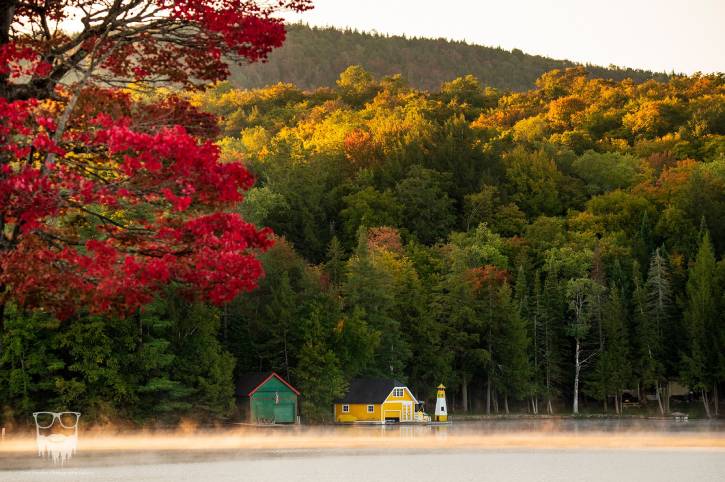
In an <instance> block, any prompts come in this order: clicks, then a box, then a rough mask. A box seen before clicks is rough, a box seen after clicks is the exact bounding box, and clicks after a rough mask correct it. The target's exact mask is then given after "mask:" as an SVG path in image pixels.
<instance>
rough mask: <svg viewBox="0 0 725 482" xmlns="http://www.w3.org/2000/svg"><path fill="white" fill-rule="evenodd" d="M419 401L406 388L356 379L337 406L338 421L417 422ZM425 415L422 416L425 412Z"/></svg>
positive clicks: (375, 379)
mask: <svg viewBox="0 0 725 482" xmlns="http://www.w3.org/2000/svg"><path fill="white" fill-rule="evenodd" d="M417 406H418V400H416V398H415V397H414V396H413V393H412V392H411V391H410V389H409V388H408V387H406V386H405V384H403V383H401V382H398V381H396V380H388V379H382V378H356V379H354V380H352V382H350V390H348V392H347V394H346V395H345V396H344V397H343V398H341V399H340V400H337V401H336V402H335V407H334V410H335V421H336V422H342V423H353V422H367V423H385V422H386V421H387V422H415V421H418V420H417V418H420V417H417V415H416V407H417ZM421 415H422V412H421Z"/></svg>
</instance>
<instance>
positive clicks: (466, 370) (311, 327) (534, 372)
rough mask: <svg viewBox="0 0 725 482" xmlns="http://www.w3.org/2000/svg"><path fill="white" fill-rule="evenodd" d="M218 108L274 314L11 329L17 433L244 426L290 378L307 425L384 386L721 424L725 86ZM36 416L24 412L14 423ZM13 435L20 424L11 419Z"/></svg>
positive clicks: (543, 83)
mask: <svg viewBox="0 0 725 482" xmlns="http://www.w3.org/2000/svg"><path fill="white" fill-rule="evenodd" d="M189 98H190V100H191V101H192V102H194V103H196V104H197V105H200V106H201V107H203V108H204V109H205V110H207V111H209V112H212V113H214V114H217V115H220V116H221V118H222V121H221V129H222V131H223V132H224V133H225V137H224V138H223V139H221V140H220V141H219V145H220V146H221V149H222V153H223V156H227V157H228V158H230V159H232V158H235V157H237V156H239V155H241V156H243V157H244V158H245V159H246V160H247V163H248V167H249V168H250V169H251V170H252V171H253V172H254V173H255V174H256V176H257V178H258V181H257V185H256V186H255V187H254V188H253V189H252V190H251V191H249V193H248V195H247V197H246V200H245V203H244V205H243V211H244V212H243V215H244V216H245V218H247V219H250V220H252V221H254V222H256V223H258V224H260V225H265V226H270V227H272V228H273V229H274V231H275V232H276V233H277V241H276V244H275V246H274V247H273V248H272V249H271V250H269V251H268V252H267V253H264V254H263V255H262V256H261V258H262V261H263V264H264V267H265V271H266V276H265V278H264V279H263V280H262V281H261V283H260V288H259V289H257V290H256V291H254V292H252V293H250V294H246V295H244V296H241V297H239V298H237V299H236V300H235V301H234V302H232V303H230V304H228V305H226V306H224V307H223V308H221V309H216V308H209V307H207V306H205V305H201V304H198V303H193V302H192V301H188V300H186V299H185V298H184V297H183V296H181V295H178V294H176V292H175V291H174V289H173V287H171V288H169V291H168V292H167V293H166V294H165V295H164V296H162V297H160V299H159V300H158V301H157V302H156V303H154V304H153V305H151V306H149V307H147V308H146V309H144V310H141V311H140V312H139V313H138V314H137V316H136V317H133V318H129V319H125V320H111V319H102V318H98V317H87V316H86V317H84V316H81V317H78V318H75V319H72V320H68V321H64V322H63V323H59V322H57V321H55V320H53V319H51V318H49V317H48V316H47V315H44V314H42V313H18V312H15V311H13V310H12V309H11V308H8V313H6V331H5V333H4V335H3V352H2V355H1V356H2V359H1V365H0V404H1V405H2V406H3V407H5V418H6V419H10V418H12V417H14V416H15V417H19V416H21V415H22V414H23V413H25V411H27V410H31V409H34V408H49V405H51V406H64V407H73V408H77V409H81V410H83V411H84V412H86V413H88V415H89V417H90V418H97V419H106V418H110V419H116V418H127V419H133V420H138V421H144V420H150V419H159V418H160V419H162V420H174V419H177V418H178V417H180V416H190V417H195V418H200V419H209V420H213V419H218V418H220V417H223V416H229V415H230V414H232V413H233V409H232V394H233V390H234V386H233V385H234V384H233V380H234V376H235V374H239V373H242V372H246V371H251V370H269V369H273V370H276V371H278V372H279V373H280V374H282V375H283V376H286V377H289V379H290V380H291V382H292V383H293V384H295V385H297V386H298V387H299V388H300V389H301V391H302V392H303V394H304V400H303V415H304V416H305V417H306V418H307V420H325V419H328V420H329V418H330V415H331V413H330V412H331V411H330V404H331V401H332V400H333V399H334V398H335V397H337V396H339V395H340V394H342V393H343V392H344V390H345V388H346V385H347V383H348V381H349V380H350V379H351V378H352V377H355V376H360V375H378V376H390V377H396V378H400V379H402V380H405V381H406V382H408V383H409V385H410V386H411V387H412V389H413V390H414V391H415V392H416V394H417V395H418V396H419V397H420V398H422V399H430V397H432V396H434V387H435V386H436V385H437V384H438V383H440V382H443V383H445V384H446V385H447V386H448V387H449V390H450V391H449V394H450V397H451V402H452V403H451V405H452V408H453V409H455V410H456V412H458V413H460V412H461V411H467V410H476V411H483V412H492V413H493V412H499V413H500V412H508V411H509V410H512V411H529V412H533V413H547V412H548V413H561V412H570V411H572V410H573V411H574V412H576V411H577V410H580V409H581V406H582V404H584V405H586V409H587V410H588V411H609V412H610V413H621V412H622V399H623V394H624V393H625V391H627V392H628V393H629V391H630V390H634V391H635V395H637V396H639V397H640V398H641V400H642V401H643V402H646V401H647V399H648V397H646V396H645V395H647V394H649V395H650V397H649V398H651V400H650V402H649V403H650V405H649V410H652V411H661V412H662V413H665V412H667V411H668V410H670V407H669V403H670V399H671V397H670V396H669V393H668V389H669V388H668V387H669V386H670V383H669V382H672V381H675V380H677V381H679V382H680V383H682V384H685V385H687V386H688V387H689V388H690V390H692V392H693V396H694V398H695V399H698V400H702V403H700V404H699V405H698V406H701V407H702V409H703V410H704V411H705V412H707V413H708V414H712V415H714V414H717V411H718V403H717V402H718V399H719V396H718V391H719V389H721V388H722V381H723V379H724V378H725V326H724V325H725V321H724V319H723V316H722V312H723V308H725V297H724V296H723V295H724V289H723V288H725V261H723V254H725V78H723V76H721V75H709V76H699V75H698V76H692V77H672V78H671V79H670V80H669V81H667V82H665V83H662V82H657V81H647V82H644V83H642V84H636V83H635V82H633V81H630V80H624V81H619V82H617V81H608V80H602V79H591V78H589V77H588V75H587V73H586V72H585V71H584V70H583V69H582V68H574V69H568V70H563V71H552V72H549V73H547V74H545V75H543V76H541V77H540V78H539V79H538V80H537V82H536V88H535V89H533V90H530V91H527V92H523V93H513V94H503V93H501V92H499V91H497V90H495V89H492V88H488V87H483V86H482V85H481V83H480V82H479V81H478V80H477V79H476V78H475V77H472V76H466V77H462V78H458V79H455V80H453V81H451V82H447V83H444V84H443V85H442V86H441V88H440V89H439V90H438V91H436V92H434V93H427V92H421V91H419V90H416V89H413V88H411V87H410V86H409V85H408V84H407V82H406V81H405V80H404V78H402V77H400V76H392V77H385V78H382V79H379V80H376V79H375V78H374V77H373V76H372V75H371V74H369V73H368V72H366V71H365V70H363V69H362V68H360V67H350V68H348V69H346V70H345V71H344V72H343V73H342V74H340V76H339V78H338V80H337V83H336V87H335V88H320V89H317V90H314V91H311V92H303V91H302V90H300V89H299V88H297V87H295V86H294V85H290V84H277V85H274V86H270V87H266V88H263V89H258V90H235V89H233V88H232V87H231V86H230V85H229V84H228V83H223V84H219V85H217V86H216V87H215V88H213V89H210V90H208V91H206V92H204V93H198V94H190V95H189ZM10 407H12V410H11V408H10ZM11 412H12V413H11Z"/></svg>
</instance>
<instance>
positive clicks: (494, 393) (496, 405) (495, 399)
mask: <svg viewBox="0 0 725 482" xmlns="http://www.w3.org/2000/svg"><path fill="white" fill-rule="evenodd" d="M492 392H493V409H494V410H495V411H496V415H498V393H496V390H492Z"/></svg>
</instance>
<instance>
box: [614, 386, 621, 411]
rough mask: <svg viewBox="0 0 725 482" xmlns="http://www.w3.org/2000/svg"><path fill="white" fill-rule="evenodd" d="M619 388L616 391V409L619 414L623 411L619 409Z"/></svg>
mask: <svg viewBox="0 0 725 482" xmlns="http://www.w3.org/2000/svg"><path fill="white" fill-rule="evenodd" d="M618 392H619V390H617V391H615V392H614V411H615V412H616V413H617V415H618V416H619V415H622V413H621V412H620V411H619V393H618Z"/></svg>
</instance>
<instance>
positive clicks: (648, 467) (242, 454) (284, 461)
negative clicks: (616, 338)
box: [0, 419, 725, 482]
mask: <svg viewBox="0 0 725 482" xmlns="http://www.w3.org/2000/svg"><path fill="white" fill-rule="evenodd" d="M268 430H280V429H268ZM282 430H284V431H285V432H284V433H287V434H290V435H291V434H294V433H297V432H298V433H300V434H303V435H304V434H309V433H310V432H311V429H307V428H300V427H298V428H295V429H292V430H287V429H282ZM350 431H353V432H352V433H362V434H365V433H369V434H377V433H381V434H388V435H397V433H398V432H399V433H400V435H401V436H404V437H412V438H417V437H426V436H430V435H433V436H439V435H444V436H445V437H447V438H452V439H455V438H456V437H457V436H459V435H460V436H461V438H463V437H470V436H471V435H478V434H481V435H485V436H489V437H496V436H498V435H499V434H500V435H501V436H502V437H503V436H505V435H506V434H509V433H516V434H521V433H524V434H526V433H530V434H532V435H540V434H542V433H551V434H555V435H565V436H568V435H571V436H572V437H573V438H574V439H575V440H576V439H577V438H579V439H583V438H586V437H588V436H590V435H595V434H599V435H602V434H603V435H604V436H605V437H609V436H610V435H611V436H613V437H614V436H618V437H621V436H623V435H624V436H630V435H631V436H633V437H637V436H641V435H642V434H646V435H647V436H654V437H657V438H662V437H664V438H666V439H672V440H676V439H678V438H680V437H695V438H703V439H706V440H716V441H719V440H723V439H725V421H721V422H708V421H694V420H693V421H689V422H686V423H676V422H673V421H669V420H632V419H625V420H591V419H588V420H572V419H559V420H556V419H537V420H522V419H518V420H488V421H480V422H458V423H455V424H452V425H448V426H439V427H428V426H400V427H365V428H349V427H329V428H325V429H323V430H322V431H320V430H316V431H315V433H317V434H318V435H319V436H320V437H323V438H324V437H330V438H331V439H332V440H334V436H335V435H336V434H338V433H343V434H350V433H351V432H350ZM279 433H280V434H281V433H283V432H282V431H280V432H279ZM722 447H723V445H722V444H719V448H717V447H715V446H714V445H713V447H712V448H711V447H708V446H704V447H699V448H659V449H651V448H648V447H641V448H634V449H633V448H628V449H616V448H614V449H611V448H610V449H601V448H589V449H579V448H563V449H562V448H551V447H546V446H541V447H535V448H531V447H528V448H506V449H500V448H499V449H495V448H491V449H480V448H478V449H469V448H466V447H457V448H455V449H450V448H435V447H427V448H422V449H395V448H393V449H385V450H381V449H374V448H364V449H355V448H349V447H348V448H345V447H340V448H334V447H333V448H325V449H309V450H306V449H295V450H287V449H280V450H265V451H256V452H255V451H249V450H230V451H225V452H223V453H218V452H204V451H203V450H202V451H198V450H197V451H193V452H188V453H187V452H183V451H182V452H179V451H176V452H173V453H163V452H158V453H155V452H149V451H143V452H141V451H139V452H137V453H133V452H132V451H131V452H126V453H123V454H112V453H101V454H99V453H95V454H91V453H88V451H86V452H85V453H84V452H83V451H82V450H81V451H80V452H79V453H78V454H77V455H76V457H74V458H73V459H72V460H71V462H70V463H69V464H68V465H67V466H66V467H64V468H62V469H60V468H57V467H53V466H52V464H49V463H48V461H47V460H40V459H38V458H36V457H34V456H33V455H32V454H15V455H14V456H11V455H9V454H0V481H1V482H16V481H18V482H20V481H23V482H24V481H48V480H58V481H79V482H85V481H88V482H91V481H93V482H95V481H99V482H100V481H104V482H105V481H127V480H128V481H134V482H146V481H149V482H150V481H195V482H196V481H198V482H205V481H210V482H211V481H260V482H265V481H275V482H277V481H301V482H313V481H315V482H317V481H335V482H337V481H339V482H348V481H349V482H356V481H386V482H389V481H395V482H426V481H436V482H443V481H496V482H507V481H542V482H548V481H567V480H576V481H592V482H600V481H617V482H620V481H636V482H669V481H673V482H674V481H677V482H686V481H696V482H709V481H713V482H714V481H717V482H723V481H725V450H723V448H722Z"/></svg>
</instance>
